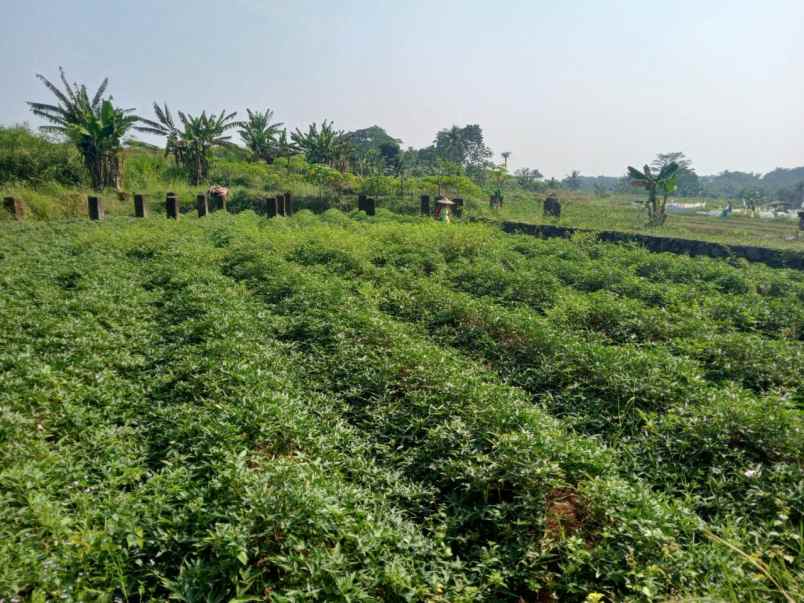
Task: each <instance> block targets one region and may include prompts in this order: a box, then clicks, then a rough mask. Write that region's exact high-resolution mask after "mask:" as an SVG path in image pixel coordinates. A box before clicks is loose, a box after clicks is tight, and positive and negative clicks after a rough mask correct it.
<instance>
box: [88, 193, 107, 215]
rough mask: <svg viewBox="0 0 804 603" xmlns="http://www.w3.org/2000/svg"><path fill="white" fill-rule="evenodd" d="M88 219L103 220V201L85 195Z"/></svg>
mask: <svg viewBox="0 0 804 603" xmlns="http://www.w3.org/2000/svg"><path fill="white" fill-rule="evenodd" d="M87 205H88V209H89V219H90V220H103V218H104V213H103V202H102V201H101V200H100V199H99V198H98V197H87Z"/></svg>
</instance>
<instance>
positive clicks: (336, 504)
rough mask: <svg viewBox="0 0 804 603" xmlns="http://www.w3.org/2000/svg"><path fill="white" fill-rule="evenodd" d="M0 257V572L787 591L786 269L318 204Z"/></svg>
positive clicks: (87, 595) (516, 593)
mask: <svg viewBox="0 0 804 603" xmlns="http://www.w3.org/2000/svg"><path fill="white" fill-rule="evenodd" d="M0 270H1V272H0V279H2V282H1V283H0V320H1V321H2V326H3V327H2V330H1V331H0V599H4V600H7V601H8V600H11V599H12V597H17V598H18V599H21V600H26V599H30V600H34V601H44V600H51V599H52V600H74V601H84V600H108V601H112V600H122V601H142V600H153V599H157V600H164V599H167V598H169V597H170V598H173V599H175V600H182V601H230V600H236V601H258V600H270V601H310V600H319V601H370V600H381V601H431V602H436V601H444V602H446V601H450V602H453V601H455V602H458V601H465V602H468V601H511V602H518V601H524V602H533V601H538V602H541V601H549V600H561V601H583V600H585V599H586V600H588V601H601V600H605V601H623V600H636V601H641V600H667V599H672V600H707V601H710V600H715V601H717V600H733V601H752V600H753V601H766V600H778V601H794V600H801V597H802V596H804V590H803V589H802V581H803V580H804V570H803V569H802V562H803V561H804V542H803V541H802V537H803V536H804V528H802V512H803V510H804V479H803V478H804V473H803V472H802V460H803V459H804V435H803V433H802V427H804V421H802V405H804V382H803V381H802V373H804V370H803V369H804V273H800V272H793V271H786V270H774V269H771V268H768V267H765V266H760V265H749V264H747V263H745V262H741V261H736V262H733V263H730V262H726V261H717V260H711V259H690V258H685V257H679V256H671V255H664V254H650V253H648V252H646V251H643V250H640V249H637V248H629V247H624V246H615V245H606V244H600V243H594V242H592V241H590V240H588V239H584V238H577V239H576V240H574V241H563V240H550V241H542V240H538V239H533V238H528V237H522V236H512V235H504V234H502V233H500V232H499V231H497V230H496V229H493V228H491V227H488V226H483V225H465V224H460V225H458V224H453V225H450V226H446V225H442V224H438V223H432V222H431V221H427V220H419V219H417V218H402V217H397V218H394V217H391V216H389V215H387V214H385V212H380V215H379V216H378V217H376V218H373V219H370V220H365V219H364V220H357V219H350V218H349V217H348V216H345V215H343V214H340V213H338V212H337V211H335V210H330V211H328V212H326V213H325V214H323V215H322V216H320V217H315V216H313V215H312V214H310V213H309V212H300V213H298V214H297V215H296V216H294V217H293V218H292V219H282V218H279V219H273V220H266V219H263V218H260V217H257V216H255V215H254V214H253V213H251V212H244V213H241V214H239V215H237V216H231V215H222V214H221V213H218V214H214V215H212V216H210V217H208V218H205V219H204V220H198V219H192V218H183V219H182V220H181V221H180V222H179V223H171V222H169V221H167V220H164V219H159V218H156V217H155V218H152V219H149V220H141V221H135V220H132V219H127V218H114V219H111V220H109V221H107V222H104V223H89V222H86V221H75V222H42V223H27V224H25V223H23V224H6V225H4V226H3V228H2V230H0Z"/></svg>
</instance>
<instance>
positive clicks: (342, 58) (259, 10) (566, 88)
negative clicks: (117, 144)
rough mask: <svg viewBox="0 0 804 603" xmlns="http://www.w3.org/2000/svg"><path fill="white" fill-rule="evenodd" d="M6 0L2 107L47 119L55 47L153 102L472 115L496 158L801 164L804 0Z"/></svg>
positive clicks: (116, 87)
mask: <svg viewBox="0 0 804 603" xmlns="http://www.w3.org/2000/svg"><path fill="white" fill-rule="evenodd" d="M2 4H3V8H4V14H5V17H6V18H5V19H4V21H3V23H2V25H0V70H2V73H3V76H4V77H3V81H4V86H3V93H2V94H0V124H3V125H11V124H14V123H20V122H28V123H30V124H31V125H32V126H37V125H40V124H41V121H39V120H38V119H37V118H35V117H34V116H33V115H32V114H31V113H30V112H29V110H28V107H27V105H26V104H25V103H26V101H30V100H37V101H46V102H51V100H52V96H51V94H50V93H49V92H48V91H47V90H46V89H45V87H44V86H43V85H42V84H41V82H39V81H38V80H37V79H36V77H35V74H36V73H41V74H43V75H45V76H46V77H48V78H50V79H51V80H56V79H57V78H58V68H59V66H60V65H61V66H63V67H64V69H65V71H66V73H67V76H68V78H69V79H70V80H71V81H78V82H81V83H86V84H87V85H88V87H89V88H90V89H91V91H92V92H94V90H95V89H96V88H97V86H98V84H99V83H100V82H101V80H102V79H103V77H105V76H108V77H109V78H110V85H109V92H110V93H111V94H113V95H114V98H115V101H116V102H117V103H119V104H121V105H123V106H125V107H135V108H136V109H137V114H139V115H143V116H146V117H151V116H152V110H151V105H152V103H153V102H154V101H158V102H159V103H162V102H167V104H168V105H169V106H170V108H171V109H173V110H176V109H182V110H185V111H189V112H192V113H195V112H200V111H201V110H203V109H206V110H211V111H215V112H218V111H220V110H221V109H227V110H231V111H234V110H237V111H238V112H239V113H241V114H244V113H245V109H246V108H247V107H249V108H251V109H260V110H262V109H264V108H266V107H270V108H271V109H273V110H274V111H275V118H276V119H277V120H279V121H281V122H284V123H285V125H286V126H288V127H289V128H290V129H294V128H296V127H306V125H307V124H309V123H311V122H320V121H321V120H322V119H325V118H326V119H330V120H333V121H334V123H335V125H336V127H337V128H339V129H343V130H355V129H359V128H366V127H369V126H372V125H379V126H381V127H383V128H385V130H386V131H387V132H388V133H389V134H390V135H391V136H394V137H397V138H400V139H401V140H402V141H403V147H408V146H413V147H422V146H426V145H429V144H431V143H432V141H433V139H434V138H435V134H436V132H437V131H438V130H440V129H443V128H448V127H450V126H451V125H453V124H457V125H461V126H462V125H464V124H467V123H478V124H480V126H481V127H482V128H483V133H484V135H485V138H486V142H487V144H488V145H489V146H490V147H491V148H492V149H493V150H494V152H495V157H494V159H495V161H499V160H500V153H501V152H502V151H510V152H511V154H512V155H511V161H510V164H509V165H510V167H511V168H512V169H515V168H519V167H530V168H538V169H539V170H541V171H542V172H543V173H544V174H545V176H548V177H550V176H554V177H557V178H562V177H564V176H565V175H566V174H568V173H569V172H570V171H572V170H574V169H577V170H579V171H580V172H581V173H582V174H584V175H587V176H596V175H601V174H605V175H609V176H620V175H622V174H623V173H624V172H625V167H626V166H627V165H629V164H631V165H642V164H644V163H646V162H650V161H651V160H652V159H653V158H654V157H655V156H656V154H657V153H660V152H671V151H683V152H684V153H686V155H687V156H688V157H689V158H690V159H692V161H693V165H694V167H695V168H696V170H697V172H698V173H699V174H713V173H717V172H720V171H722V170H726V169H728V170H741V171H752V172H768V171H770V170H772V169H774V168H776V167H786V168H791V167H795V166H800V165H804V136H802V133H803V132H804V1H802V0H768V1H767V2H764V3H757V2H750V1H746V0H737V1H734V2H728V3H727V2H722V1H721V2H710V1H705V0H702V1H698V2H693V1H690V0H681V1H678V2H675V3H667V2H663V3H659V2H645V1H644V0H643V1H640V2H637V1H632V0H615V1H609V2H604V1H602V0H601V1H591V0H586V1H575V2H571V3H565V4H562V5H558V4H557V3H554V2H542V1H530V2H523V1H511V2H505V3H497V4H494V3H489V2H475V1H471V2H470V1H467V2H459V1H450V2H426V1H420V0H412V1H409V2H404V3H391V2H377V1H375V2H368V1H348V2H347V1H342V2H323V1H311V0H303V1H301V0H297V1H296V2H292V3H291V2H279V1H277V2H269V1H259V0H230V1H229V2H212V1H210V0H198V1H196V2H192V3H190V2H184V1H182V2H178V1H177V2H170V3H169V2H161V1H159V0H140V1H139V2H136V3H133V2H131V3H129V2H121V1H119V0H118V1H109V0H107V1H104V2H102V1H100V0H75V1H73V2H55V1H45V2H39V3H34V2H20V1H17V0H3V2H2ZM235 139H236V140H237V137H236V136H235Z"/></svg>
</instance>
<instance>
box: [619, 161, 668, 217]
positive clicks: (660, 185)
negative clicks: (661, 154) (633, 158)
mask: <svg viewBox="0 0 804 603" xmlns="http://www.w3.org/2000/svg"><path fill="white" fill-rule="evenodd" d="M678 171H679V166H678V164H677V163H675V162H671V163H668V164H667V165H665V166H664V167H662V169H661V170H660V171H659V172H658V173H654V172H652V171H651V169H650V166H649V165H646V166H645V167H644V168H643V170H642V171H640V170H638V169H636V168H634V167H631V166H630V165H629V166H628V178H629V180H630V182H631V185H632V186H638V187H640V188H644V189H645V190H646V191H648V199H647V201H646V203H645V207H646V209H647V210H648V224H649V225H651V226H661V225H662V224H664V222H665V220H667V212H666V207H667V198H668V197H669V196H670V195H671V194H672V193H673V192H675V190H676V188H677V187H678V181H677V175H678ZM659 193H661V195H662V198H661V200H660V199H659Z"/></svg>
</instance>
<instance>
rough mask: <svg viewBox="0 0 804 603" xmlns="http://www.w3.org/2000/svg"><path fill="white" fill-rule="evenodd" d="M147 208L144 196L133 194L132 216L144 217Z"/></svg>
mask: <svg viewBox="0 0 804 603" xmlns="http://www.w3.org/2000/svg"><path fill="white" fill-rule="evenodd" d="M147 212H148V210H147V209H146V208H145V197H144V196H143V195H139V194H136V195H134V217H135V218H144V217H145V215H146V214H147Z"/></svg>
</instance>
